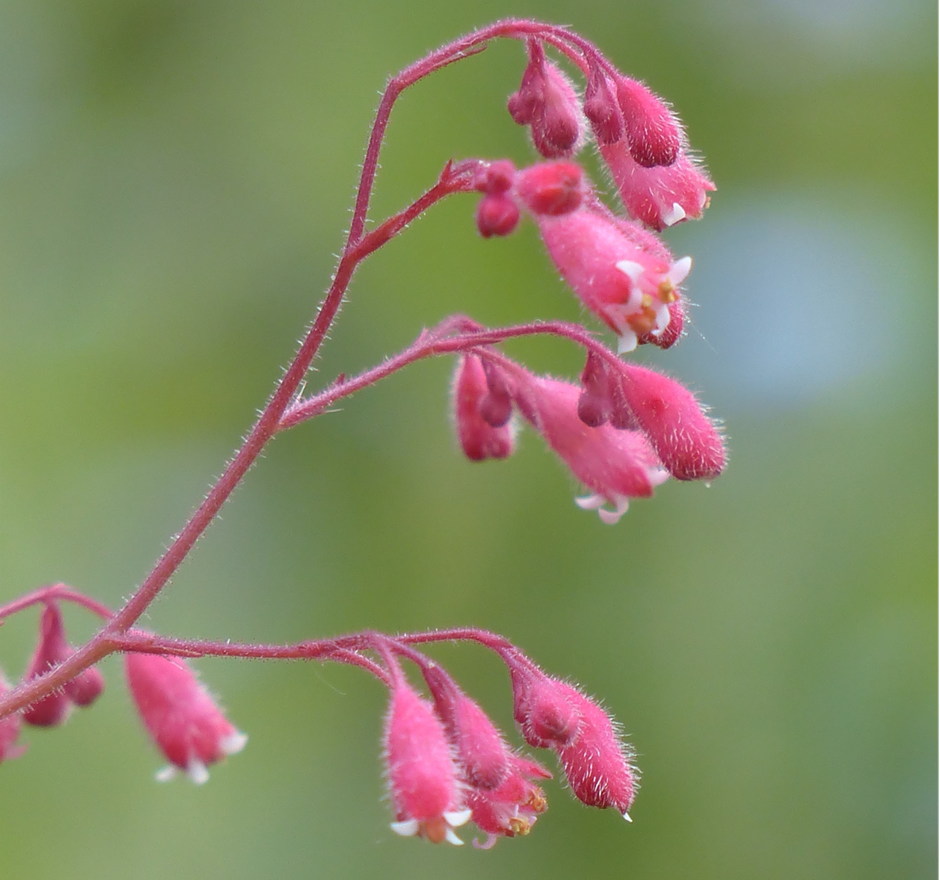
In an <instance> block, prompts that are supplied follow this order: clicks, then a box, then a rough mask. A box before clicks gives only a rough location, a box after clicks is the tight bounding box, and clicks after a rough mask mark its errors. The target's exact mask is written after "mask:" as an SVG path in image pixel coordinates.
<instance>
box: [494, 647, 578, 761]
mask: <svg viewBox="0 0 940 880" xmlns="http://www.w3.org/2000/svg"><path fill="white" fill-rule="evenodd" d="M510 675H511V677H512V698H513V717H514V718H515V719H516V724H517V725H518V727H519V732H520V733H521V734H522V736H523V737H524V738H525V741H526V742H527V743H528V744H529V745H530V746H532V747H533V748H536V749H551V748H561V747H563V746H567V745H570V744H571V743H572V742H573V741H574V739H575V737H576V736H577V735H578V730H579V728H580V724H581V718H580V715H579V714H578V709H577V706H576V705H575V703H574V702H573V701H572V700H571V698H570V696H569V693H568V691H569V688H568V686H567V685H565V684H564V682H561V681H558V679H556V678H549V676H547V675H545V673H543V672H542V671H541V670H539V669H537V668H534V667H530V666H527V665H523V664H521V663H514V662H512V661H510Z"/></svg>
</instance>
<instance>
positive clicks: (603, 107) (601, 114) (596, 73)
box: [584, 67, 623, 145]
mask: <svg viewBox="0 0 940 880" xmlns="http://www.w3.org/2000/svg"><path fill="white" fill-rule="evenodd" d="M584 115H585V116H586V117H587V118H588V121H589V122H590V123H591V130H592V131H593V132H594V139H595V140H596V141H597V143H598V144H600V145H606V144H613V143H616V142H617V141H619V140H620V138H621V137H622V136H623V115H622V113H621V112H620V105H619V104H618V103H617V98H616V97H615V95H614V90H613V89H612V88H611V83H610V80H609V79H608V78H607V76H606V75H605V74H604V72H603V71H602V70H600V69H599V68H597V67H595V68H593V69H592V70H591V76H590V78H589V79H588V84H587V89H586V90H585V92H584Z"/></svg>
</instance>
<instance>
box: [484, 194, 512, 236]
mask: <svg viewBox="0 0 940 880" xmlns="http://www.w3.org/2000/svg"><path fill="white" fill-rule="evenodd" d="M518 225H519V208H518V207H517V206H516V203H515V202H514V201H513V200H512V199H511V198H509V196H507V195H505V194H504V193H492V194H487V195H485V196H483V198H482V199H480V203H479V204H478V205H477V230H478V231H479V233H480V235H482V236H483V237H484V238H492V237H493V236H494V235H497V236H503V235H509V234H510V233H512V232H514V231H515V229H516V227H517V226H518Z"/></svg>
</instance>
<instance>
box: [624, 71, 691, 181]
mask: <svg viewBox="0 0 940 880" xmlns="http://www.w3.org/2000/svg"><path fill="white" fill-rule="evenodd" d="M617 102H618V103H619V105H620V109H621V111H622V112H623V125H624V132H625V133H626V139H627V145H628V147H629V150H630V155H631V156H632V157H633V159H634V160H635V161H636V162H637V164H639V165H641V166H642V167H644V168H653V167H655V166H657V165H672V163H673V162H675V161H676V158H677V156H678V155H679V150H680V149H681V147H682V141H683V137H682V130H681V129H680V128H679V123H678V120H677V119H676V118H675V116H674V115H673V114H672V112H671V111H670V110H669V108H668V107H667V106H666V105H665V104H664V103H663V101H662V100H661V99H660V98H657V97H656V95H654V94H653V93H652V92H651V91H650V90H649V89H648V88H647V87H646V86H645V85H644V84H643V83H640V82H637V81H636V80H635V79H630V78H629V77H625V76H624V77H621V78H620V79H619V80H618V82H617ZM608 143H612V142H611V141H608Z"/></svg>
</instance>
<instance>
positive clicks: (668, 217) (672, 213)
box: [661, 202, 686, 226]
mask: <svg viewBox="0 0 940 880" xmlns="http://www.w3.org/2000/svg"><path fill="white" fill-rule="evenodd" d="M661 216H662V220H663V226H674V225H675V224H676V223H678V222H679V221H680V220H685V216H686V215H685V209H684V208H683V207H682V205H680V204H679V203H678V202H673V203H672V207H671V208H670V209H669V210H668V211H663V212H662V215H661Z"/></svg>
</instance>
